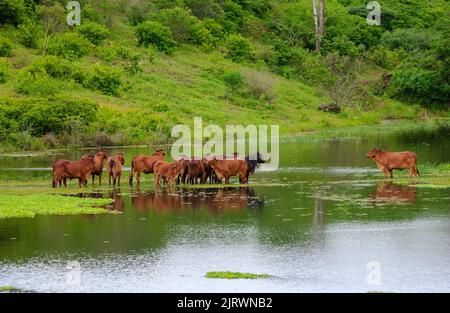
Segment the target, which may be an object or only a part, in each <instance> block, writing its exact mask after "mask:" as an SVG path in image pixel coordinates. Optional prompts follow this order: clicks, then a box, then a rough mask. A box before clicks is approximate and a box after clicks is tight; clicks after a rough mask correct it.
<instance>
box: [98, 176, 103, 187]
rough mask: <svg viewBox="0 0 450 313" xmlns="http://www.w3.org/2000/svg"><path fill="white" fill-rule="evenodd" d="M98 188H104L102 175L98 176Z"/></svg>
mask: <svg viewBox="0 0 450 313" xmlns="http://www.w3.org/2000/svg"><path fill="white" fill-rule="evenodd" d="M98 186H99V187H101V186H102V173H100V174H98Z"/></svg>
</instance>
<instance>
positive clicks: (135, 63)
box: [117, 46, 142, 74]
mask: <svg viewBox="0 0 450 313" xmlns="http://www.w3.org/2000/svg"><path fill="white" fill-rule="evenodd" d="M117 55H118V56H120V57H121V58H122V59H123V60H124V61H125V62H126V63H125V70H126V71H127V72H128V73H130V74H136V73H138V72H141V71H142V68H141V67H140V66H139V62H140V61H141V55H140V54H139V53H137V52H134V51H133V50H131V49H129V48H127V47H123V46H121V47H119V48H118V49H117Z"/></svg>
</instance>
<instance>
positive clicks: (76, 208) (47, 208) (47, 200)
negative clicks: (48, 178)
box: [0, 194, 112, 219]
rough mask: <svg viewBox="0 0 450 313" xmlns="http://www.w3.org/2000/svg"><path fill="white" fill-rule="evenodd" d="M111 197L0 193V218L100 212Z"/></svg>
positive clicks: (104, 210)
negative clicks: (95, 197) (93, 197)
mask: <svg viewBox="0 0 450 313" xmlns="http://www.w3.org/2000/svg"><path fill="white" fill-rule="evenodd" d="M111 202H112V200H111V199H91V198H77V197H66V196H62V195H47V194H33V195H22V196H17V195H0V219H3V218H13V217H34V216H36V215H37V214H40V215H73V214H102V213H107V212H108V210H107V209H104V208H101V207H100V206H104V205H107V204H110V203H111Z"/></svg>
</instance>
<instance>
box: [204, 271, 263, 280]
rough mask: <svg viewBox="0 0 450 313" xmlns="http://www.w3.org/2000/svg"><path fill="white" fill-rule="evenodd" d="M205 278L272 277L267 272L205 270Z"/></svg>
mask: <svg viewBox="0 0 450 313" xmlns="http://www.w3.org/2000/svg"><path fill="white" fill-rule="evenodd" d="M205 277H206V278H221V279H257V278H269V277H272V276H271V275H269V274H252V273H239V272H207V273H206V275H205Z"/></svg>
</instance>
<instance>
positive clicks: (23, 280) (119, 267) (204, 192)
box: [0, 132, 450, 292]
mask: <svg viewBox="0 0 450 313" xmlns="http://www.w3.org/2000/svg"><path fill="white" fill-rule="evenodd" d="M449 139H450V137H449V136H448V132H441V133H440V134H438V135H433V136H430V135H427V136H425V137H424V136H420V134H416V135H414V134H411V135H406V136H371V137H367V138H349V139H341V140H325V141H310V142H292V143H285V144H282V145H281V147H280V156H281V164H280V168H279V169H278V170H277V171H275V172H257V173H256V174H255V175H254V176H252V178H251V184H250V185H249V186H248V187H236V188H217V187H214V186H211V187H210V188H202V189H196V188H189V187H188V188H182V189H177V190H173V191H167V190H157V191H155V190H153V189H152V188H150V187H149V185H148V183H147V184H145V183H144V184H143V185H142V186H141V188H140V189H137V188H136V187H134V188H130V187H129V186H128V185H126V180H127V179H123V183H122V186H121V188H120V189H116V190H112V189H109V188H103V189H98V188H95V189H92V190H91V189H89V188H88V190H87V191H86V193H85V194H82V195H81V196H91V197H104V198H111V199H112V200H114V201H112V208H111V209H112V210H114V211H116V212H120V214H105V215H99V216H91V215H86V216H36V217H35V218H33V219H6V220H0V285H11V286H14V287H18V288H24V289H27V290H35V291H42V292H63V291H81V292H101V291H112V292H135V291H136V292H166V291H170V292H197V291H199V292H200V291H203V292H225V291H228V292H239V291H242V292H317V291H323V292H338V291H350V292H367V291H375V290H377V291H385V292H402V291H406V292H412V291H418V292H429V291H446V292H449V291H450V239H449V238H450V207H449V203H450V192H449V189H448V188H443V189H433V188H420V187H415V186H414V182H413V181H412V182H411V184H409V185H408V184H399V183H396V182H391V181H385V180H383V179H382V178H381V177H380V175H379V173H378V170H377V168H376V166H375V164H374V163H373V161H372V160H370V159H367V158H366V157H365V154H366V153H367V151H368V150H369V149H370V148H372V147H373V146H378V147H381V148H385V149H390V150H412V151H416V152H417V153H418V155H419V168H420V164H421V162H433V163H440V162H450V140H449ZM119 150H123V149H116V150H115V151H119ZM149 151H150V150H149V149H147V148H127V149H126V150H125V153H126V158H127V160H128V161H127V164H129V160H130V159H131V157H132V156H133V155H136V154H139V153H149ZM86 152H90V151H85V150H83V151H68V152H62V153H61V155H38V156H34V157H29V156H23V157H12V156H3V157H0V175H1V176H8V177H9V176H11V177H13V176H14V175H16V176H26V175H36V176H39V175H48V172H49V170H50V167H51V164H52V162H53V160H54V159H57V158H61V157H64V158H72V159H76V158H79V156H80V155H81V154H83V153H86ZM112 152H114V151H112ZM125 176H127V175H125ZM126 178H127V177H126ZM73 261H76V262H79V263H78V264H79V265H80V271H79V274H80V275H79V277H80V283H79V284H78V283H76V282H75V283H74V280H73V277H74V275H77V273H78V272H77V267H76V266H75V267H74V265H73V264H77V263H69V262H73ZM373 262H376V263H375V264H378V265H379V270H380V271H379V273H380V284H375V285H374V284H371V283H370V281H369V283H368V281H367V276H368V274H369V273H370V272H371V270H373V267H371V265H370V264H372V265H373V264H374V263H373ZM368 265H369V268H368ZM227 270H229V271H238V272H250V273H267V274H270V275H272V278H267V279H258V280H220V279H207V278H204V275H205V273H206V272H208V271H227Z"/></svg>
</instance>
